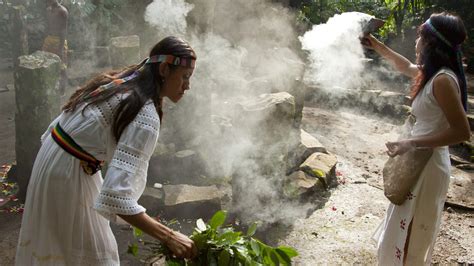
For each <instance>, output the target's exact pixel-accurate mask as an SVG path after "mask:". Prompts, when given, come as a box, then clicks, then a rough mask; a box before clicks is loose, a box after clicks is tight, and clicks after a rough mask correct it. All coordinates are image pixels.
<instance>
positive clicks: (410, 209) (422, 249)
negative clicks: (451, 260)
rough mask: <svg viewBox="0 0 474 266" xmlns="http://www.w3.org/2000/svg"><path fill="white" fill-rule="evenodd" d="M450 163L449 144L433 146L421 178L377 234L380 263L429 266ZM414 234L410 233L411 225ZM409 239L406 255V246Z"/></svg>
mask: <svg viewBox="0 0 474 266" xmlns="http://www.w3.org/2000/svg"><path fill="white" fill-rule="evenodd" d="M450 168H451V163H450V159H449V151H448V148H447V147H440V148H436V149H434V152H433V156H432V157H431V158H430V160H429V161H428V163H427V164H426V166H425V169H424V170H423V172H422V174H421V175H420V179H419V180H418V182H417V183H416V185H415V187H414V188H413V190H412V192H411V194H410V195H409V197H408V199H407V200H406V201H405V202H404V203H403V204H402V205H400V206H397V205H394V204H390V205H389V206H388V209H387V213H386V216H385V219H384V221H382V223H381V224H380V226H379V227H378V229H377V231H376V232H375V234H374V240H375V241H377V246H378V262H379V265H403V260H404V258H405V257H406V265H429V264H430V262H431V253H432V251H433V247H434V243H435V240H436V235H437V234H438V232H439V227H440V221H441V216H442V212H443V207H444V203H445V201H446V195H447V192H448V187H449V179H450ZM410 222H412V225H411V233H410V235H409V236H408V233H407V231H408V227H409V225H410ZM407 238H409V245H408V250H407V254H404V253H405V251H404V248H405V243H406V240H407Z"/></svg>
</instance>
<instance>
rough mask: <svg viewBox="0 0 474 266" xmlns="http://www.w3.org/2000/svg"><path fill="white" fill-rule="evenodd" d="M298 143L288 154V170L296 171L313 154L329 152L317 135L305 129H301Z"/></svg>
mask: <svg viewBox="0 0 474 266" xmlns="http://www.w3.org/2000/svg"><path fill="white" fill-rule="evenodd" d="M298 135H299V136H298V137H297V138H298V139H299V141H298V143H297V145H295V147H294V148H293V150H291V151H290V153H289V154H288V169H287V170H288V172H289V173H291V172H294V171H295V169H297V168H298V167H299V166H300V165H301V163H303V162H304V161H305V160H306V159H307V158H308V157H309V156H310V155H311V154H313V153H315V152H322V153H327V151H326V148H325V147H324V146H323V145H322V144H321V143H320V142H319V140H317V139H316V138H315V137H313V136H312V135H310V134H309V133H308V132H306V131H304V130H303V129H300V130H299V134H298Z"/></svg>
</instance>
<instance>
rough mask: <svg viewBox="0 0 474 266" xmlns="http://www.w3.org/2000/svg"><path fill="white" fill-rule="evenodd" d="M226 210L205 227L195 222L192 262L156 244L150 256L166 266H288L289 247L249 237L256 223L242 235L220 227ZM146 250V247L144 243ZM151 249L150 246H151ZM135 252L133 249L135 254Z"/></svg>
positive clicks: (202, 222) (222, 226)
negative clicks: (160, 258)
mask: <svg viewBox="0 0 474 266" xmlns="http://www.w3.org/2000/svg"><path fill="white" fill-rule="evenodd" d="M226 218H227V212H226V211H218V212H216V213H215V214H214V215H213V216H212V218H211V219H210V220H209V222H208V223H207V224H206V223H204V221H203V220H202V219H199V220H197V222H196V228H194V232H193V234H192V235H191V237H190V238H191V239H192V240H193V241H194V243H195V245H196V247H197V249H198V256H197V257H196V258H194V259H192V260H184V259H177V258H174V257H173V256H172V253H171V252H170V250H168V249H167V248H166V247H164V246H162V245H160V246H157V247H156V249H154V250H153V252H154V254H153V255H154V256H165V257H166V264H167V265H170V266H185V265H291V259H292V258H293V257H295V256H297V255H298V253H297V252H296V250H294V249H293V248H291V247H285V246H280V247H271V246H269V245H267V244H265V243H263V242H262V241H260V240H258V239H255V238H254V237H253V236H254V234H255V232H256V230H257V224H256V223H253V224H252V225H251V226H250V227H249V228H248V230H247V232H246V233H245V234H243V233H242V232H239V231H235V230H234V228H233V227H232V226H224V223H225V220H226ZM148 247H149V248H150V245H149V243H148ZM151 249H153V247H151ZM137 252H138V250H137V249H135V253H137Z"/></svg>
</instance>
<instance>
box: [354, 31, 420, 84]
mask: <svg viewBox="0 0 474 266" xmlns="http://www.w3.org/2000/svg"><path fill="white" fill-rule="evenodd" d="M363 44H364V46H366V47H368V48H371V49H373V50H374V51H376V52H377V53H378V54H379V55H381V56H382V57H383V58H385V59H387V60H388V61H389V62H390V63H391V64H392V65H393V66H394V67H395V68H396V69H397V70H398V71H400V72H401V73H403V74H404V75H406V76H408V77H411V78H413V77H415V76H416V75H417V74H418V71H419V69H418V66H417V65H415V64H413V63H412V62H410V60H408V59H407V58H406V57H404V56H402V55H401V54H399V53H397V52H395V51H393V50H392V49H390V48H389V47H388V46H386V45H385V44H383V43H382V42H380V41H379V40H377V39H376V38H375V37H374V36H372V35H368V36H366V37H364V39H363Z"/></svg>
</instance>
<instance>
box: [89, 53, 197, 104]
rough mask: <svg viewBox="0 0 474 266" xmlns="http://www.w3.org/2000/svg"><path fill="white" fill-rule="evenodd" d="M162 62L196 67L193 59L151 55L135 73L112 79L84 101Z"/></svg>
mask: <svg viewBox="0 0 474 266" xmlns="http://www.w3.org/2000/svg"><path fill="white" fill-rule="evenodd" d="M162 62H165V63H168V64H171V65H175V66H184V67H190V68H194V67H195V65H196V59H194V58H181V57H178V56H174V55H153V56H150V57H148V58H146V59H145V60H143V61H142V62H141V63H140V65H141V67H140V68H139V69H138V70H137V71H135V72H133V73H132V74H131V75H129V76H126V77H123V78H119V79H114V80H113V81H111V82H110V83H107V84H104V85H102V86H100V87H98V88H97V89H95V90H94V91H92V92H91V93H89V94H88V95H86V96H84V100H88V99H91V98H93V97H95V96H97V95H98V94H99V93H101V92H102V91H104V90H108V89H111V88H115V87H117V86H119V85H120V84H123V83H125V82H127V81H130V80H132V79H134V78H136V77H138V74H139V73H140V71H142V69H143V66H144V65H146V64H153V63H162Z"/></svg>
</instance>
